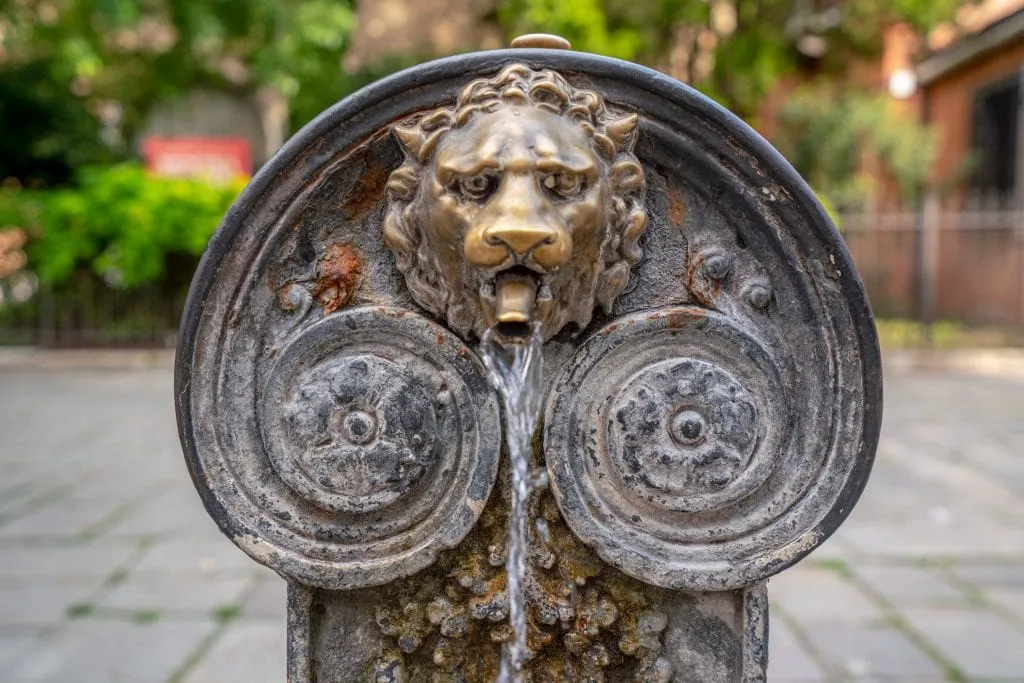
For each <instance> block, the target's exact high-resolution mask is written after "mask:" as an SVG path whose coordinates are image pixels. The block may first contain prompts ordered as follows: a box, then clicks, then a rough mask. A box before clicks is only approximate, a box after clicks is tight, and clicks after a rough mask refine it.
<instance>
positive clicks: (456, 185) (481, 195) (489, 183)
mask: <svg viewBox="0 0 1024 683" xmlns="http://www.w3.org/2000/svg"><path fill="white" fill-rule="evenodd" d="M497 189H498V176H496V175H495V174H493V173H480V174H478V175H474V176H463V177H460V178H456V179H455V182H453V183H452V190H453V191H454V192H455V193H456V194H459V195H462V196H463V197H465V198H467V199H472V200H474V201H482V200H484V199H487V198H488V197H490V196H491V195H492V194H494V191H495V190H497Z"/></svg>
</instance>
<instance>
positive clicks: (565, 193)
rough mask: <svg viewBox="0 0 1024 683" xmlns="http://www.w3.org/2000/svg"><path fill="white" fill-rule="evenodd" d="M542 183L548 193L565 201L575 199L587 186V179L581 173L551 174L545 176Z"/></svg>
mask: <svg viewBox="0 0 1024 683" xmlns="http://www.w3.org/2000/svg"><path fill="white" fill-rule="evenodd" d="M541 183H542V184H543V185H544V189H546V190H547V191H548V192H550V193H551V194H553V195H555V196H556V197H561V198H563V199H568V198H570V197H575V196H576V195H578V194H580V193H581V192H583V190H584V189H585V188H586V185H587V181H586V178H584V177H583V176H582V175H581V174H579V173H551V174H549V175H546V176H544V178H543V180H542V181H541Z"/></svg>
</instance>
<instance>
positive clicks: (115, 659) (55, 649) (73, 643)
mask: <svg viewBox="0 0 1024 683" xmlns="http://www.w3.org/2000/svg"><path fill="white" fill-rule="evenodd" d="M215 628H216V625H215V624H214V623H213V622H211V621H157V622H154V623H143V622H138V621H112V620H104V619H78V620H76V621H74V622H72V623H71V624H69V625H68V626H67V627H65V628H64V629H62V630H61V631H60V632H59V633H58V634H56V635H55V636H53V637H52V638H47V639H42V640H39V641H37V642H36V644H35V646H34V647H32V648H30V649H29V650H27V651H26V652H24V653H23V654H22V655H21V656H16V657H15V664H14V666H13V668H11V669H10V670H9V671H6V672H4V675H3V680H4V681H6V682H7V683H69V682H71V681H73V682H74V683H111V682H113V681H124V682H125V683H127V682H129V681H131V682H132V683H164V681H167V680H168V679H170V678H171V676H173V675H174V674H175V672H177V671H178V670H179V669H181V668H182V666H183V665H184V664H185V663H186V662H187V661H188V658H189V656H190V655H191V654H192V653H193V652H195V651H196V650H197V649H198V648H199V647H200V646H201V645H202V643H203V642H204V640H206V639H208V638H209V637H210V635H211V634H212V633H213V631H214V629H215Z"/></svg>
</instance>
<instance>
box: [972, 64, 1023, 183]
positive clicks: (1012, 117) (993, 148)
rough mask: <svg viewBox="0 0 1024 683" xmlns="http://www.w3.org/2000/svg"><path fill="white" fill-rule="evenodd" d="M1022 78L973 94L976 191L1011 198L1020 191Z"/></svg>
mask: <svg viewBox="0 0 1024 683" xmlns="http://www.w3.org/2000/svg"><path fill="white" fill-rule="evenodd" d="M1020 86H1021V77H1020V76H1018V75H1014V76H1013V77H1012V78H1008V79H1005V80H1001V81H998V82H996V83H993V84H991V85H988V86H985V87H983V88H980V89H979V90H977V91H976V92H975V93H974V121H973V123H974V126H973V127H974V134H973V138H974V139H973V141H972V142H973V145H972V146H973V152H974V155H973V156H974V164H973V173H972V182H971V185H972V187H973V189H974V190H976V191H977V192H980V193H983V194H986V195H996V196H998V197H1000V198H1003V199H1008V198H1010V197H1011V196H1013V195H1015V194H1017V192H1018V191H1019V182H1020V178H1019V174H1020V173H1021V158H1020V148H1021V140H1020V135H1021V130H1020V128H1021V87H1020Z"/></svg>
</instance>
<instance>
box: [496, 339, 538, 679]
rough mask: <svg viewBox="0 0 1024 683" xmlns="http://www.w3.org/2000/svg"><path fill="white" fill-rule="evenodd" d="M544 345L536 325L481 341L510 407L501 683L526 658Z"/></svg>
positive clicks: (512, 675) (519, 670)
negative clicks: (517, 336)
mask: <svg viewBox="0 0 1024 683" xmlns="http://www.w3.org/2000/svg"><path fill="white" fill-rule="evenodd" d="M542 349H543V340H542V338H541V330H540V325H535V326H534V328H533V334H532V335H530V337H529V339H524V340H523V341H522V342H520V343H506V344H504V345H503V344H501V343H499V342H496V341H495V339H494V335H493V332H492V331H491V330H488V331H487V332H485V333H484V335H483V338H482V339H481V340H480V356H481V357H482V358H483V361H484V365H485V366H487V370H488V372H489V373H490V376H491V382H492V383H493V384H494V386H495V388H496V389H497V390H498V391H499V393H501V397H502V400H503V401H504V404H505V442H506V443H507V445H508V454H509V459H510V462H509V464H510V469H511V471H512V489H511V510H509V516H508V541H507V544H506V551H507V553H508V554H507V558H506V560H505V571H506V572H507V574H508V583H507V592H508V616H509V622H510V623H511V625H512V639H511V641H510V642H508V643H506V645H505V648H504V650H503V652H502V657H501V671H500V674H499V678H498V681H499V682H500V683H518V681H520V680H521V673H522V668H523V661H524V658H525V654H526V598H525V596H524V595H523V584H524V581H525V575H526V562H527V556H528V553H529V548H528V542H527V535H526V524H527V505H528V503H529V499H530V495H531V493H532V492H533V490H534V488H536V487H537V486H538V485H540V484H541V482H542V481H543V479H542V477H543V475H539V476H535V475H534V472H533V444H532V441H533V432H534V430H535V429H536V428H537V418H538V415H539V413H540V405H541V397H542V394H543V392H542V389H543V387H542V384H541V374H542V370H543V366H544V357H543V351H542Z"/></svg>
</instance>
